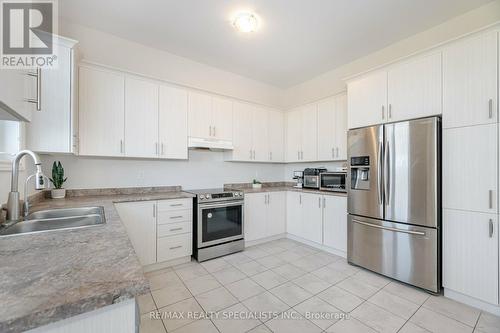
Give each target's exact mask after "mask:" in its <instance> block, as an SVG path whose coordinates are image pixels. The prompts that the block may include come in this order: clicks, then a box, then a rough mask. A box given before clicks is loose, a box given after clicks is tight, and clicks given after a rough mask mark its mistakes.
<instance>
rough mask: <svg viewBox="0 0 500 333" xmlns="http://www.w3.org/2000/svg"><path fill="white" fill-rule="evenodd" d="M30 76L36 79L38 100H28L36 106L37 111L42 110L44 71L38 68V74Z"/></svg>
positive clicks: (30, 74)
mask: <svg viewBox="0 0 500 333" xmlns="http://www.w3.org/2000/svg"><path fill="white" fill-rule="evenodd" d="M28 76H32V77H34V78H36V98H35V99H31V98H30V99H27V100H26V101H27V102H28V103H33V104H36V110H37V111H41V110H42V69H41V68H37V69H36V73H32V72H30V73H28Z"/></svg>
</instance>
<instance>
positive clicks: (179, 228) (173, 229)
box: [158, 222, 193, 238]
mask: <svg viewBox="0 0 500 333" xmlns="http://www.w3.org/2000/svg"><path fill="white" fill-rule="evenodd" d="M192 230H193V223H192V222H181V223H169V224H162V225H159V226H158V238H160V237H165V236H172V235H178V234H185V233H191V231H192Z"/></svg>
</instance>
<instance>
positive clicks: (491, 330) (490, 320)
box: [476, 311, 500, 333]
mask: <svg viewBox="0 0 500 333" xmlns="http://www.w3.org/2000/svg"><path fill="white" fill-rule="evenodd" d="M476 329H477V330H480V331H481V332H484V333H498V332H500V317H497V316H494V315H492V314H490V313H487V312H484V311H483V312H482V313H481V316H480V317H479V321H478V322H477V325H476Z"/></svg>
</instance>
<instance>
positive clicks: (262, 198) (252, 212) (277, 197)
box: [245, 192, 286, 242]
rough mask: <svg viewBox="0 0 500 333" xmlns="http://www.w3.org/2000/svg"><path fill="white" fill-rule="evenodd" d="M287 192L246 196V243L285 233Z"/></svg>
mask: <svg viewBox="0 0 500 333" xmlns="http://www.w3.org/2000/svg"><path fill="white" fill-rule="evenodd" d="M285 205H286V199H285V192H263V193H251V194H246V195H245V241H247V242H249V241H254V240H259V239H263V238H266V237H271V236H275V235H279V234H283V233H285V225H286V221H285V212H286V208H285Z"/></svg>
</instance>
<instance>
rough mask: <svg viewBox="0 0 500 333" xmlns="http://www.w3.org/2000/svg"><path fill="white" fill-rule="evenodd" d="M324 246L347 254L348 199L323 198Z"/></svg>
mask: <svg viewBox="0 0 500 333" xmlns="http://www.w3.org/2000/svg"><path fill="white" fill-rule="evenodd" d="M323 245H325V246H328V247H331V248H333V249H335V250H339V251H342V252H347V198H346V197H337V196H327V195H325V196H323Z"/></svg>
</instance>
